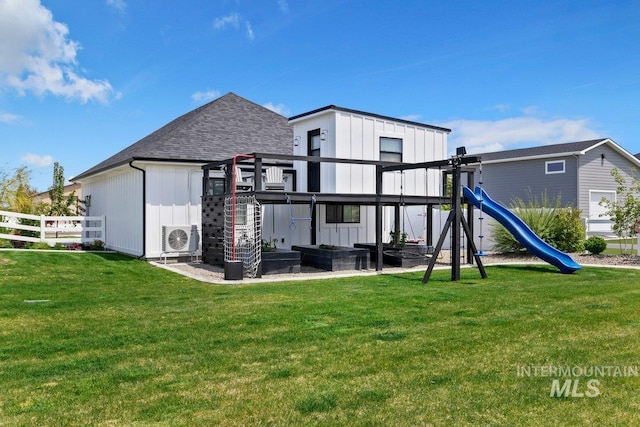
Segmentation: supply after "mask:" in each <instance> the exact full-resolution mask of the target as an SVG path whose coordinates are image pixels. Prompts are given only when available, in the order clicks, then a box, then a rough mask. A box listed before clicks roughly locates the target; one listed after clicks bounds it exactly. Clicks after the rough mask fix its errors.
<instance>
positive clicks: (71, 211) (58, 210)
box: [48, 162, 82, 216]
mask: <svg viewBox="0 0 640 427" xmlns="http://www.w3.org/2000/svg"><path fill="white" fill-rule="evenodd" d="M64 182H65V180H64V168H63V167H62V166H60V163H58V162H55V163H54V164H53V184H51V187H49V198H50V199H51V205H50V206H49V209H48V211H49V213H48V214H49V215H52V216H71V215H76V214H78V213H81V211H82V208H81V206H79V204H78V198H77V197H76V192H75V191H72V192H71V194H69V195H68V196H65V195H64Z"/></svg>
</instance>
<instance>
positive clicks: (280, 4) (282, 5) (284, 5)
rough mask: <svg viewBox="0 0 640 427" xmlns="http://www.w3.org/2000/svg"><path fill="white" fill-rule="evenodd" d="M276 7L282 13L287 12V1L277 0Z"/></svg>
mask: <svg viewBox="0 0 640 427" xmlns="http://www.w3.org/2000/svg"><path fill="white" fill-rule="evenodd" d="M278 9H280V12H282V13H288V12H289V3H288V2H287V0H278Z"/></svg>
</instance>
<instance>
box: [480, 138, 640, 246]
mask: <svg viewBox="0 0 640 427" xmlns="http://www.w3.org/2000/svg"><path fill="white" fill-rule="evenodd" d="M478 156H480V157H481V158H482V182H483V184H482V185H483V188H484V189H485V190H486V191H487V193H488V194H489V195H490V196H491V198H493V199H494V200H496V201H498V202H500V203H502V204H503V205H505V206H509V205H510V204H511V203H512V202H513V201H514V200H515V199H521V200H523V201H525V202H527V201H529V199H530V197H533V198H537V199H538V200H540V198H541V196H542V194H544V193H545V192H546V195H547V196H548V197H549V199H550V200H552V201H553V200H555V199H556V198H557V197H560V199H561V203H562V205H563V206H571V207H575V208H578V209H580V210H581V211H582V217H583V218H584V219H585V222H586V224H587V232H588V233H603V234H606V233H609V232H610V230H611V222H610V221H609V220H608V218H607V217H605V216H601V215H602V214H603V213H604V212H605V209H604V208H603V207H602V206H601V205H600V201H601V200H602V199H603V198H606V199H609V200H614V201H615V199H616V187H617V184H616V182H615V181H614V179H613V177H612V176H611V170H612V169H613V168H617V169H618V170H619V171H620V172H621V173H622V174H623V176H626V177H627V178H629V179H630V178H631V171H632V169H633V168H640V160H639V159H638V158H637V157H635V156H634V155H632V154H631V153H629V152H628V151H627V150H625V149H624V148H622V147H621V146H620V145H618V144H616V143H615V142H614V141H613V140H611V139H609V138H603V139H596V140H589V141H579V142H570V143H565V144H555V145H544V146H537V147H531V148H522V149H516V150H506V151H500V152H493V153H482V154H478Z"/></svg>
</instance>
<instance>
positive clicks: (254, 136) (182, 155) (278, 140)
mask: <svg viewBox="0 0 640 427" xmlns="http://www.w3.org/2000/svg"><path fill="white" fill-rule="evenodd" d="M255 152H263V153H276V154H293V128H292V126H291V125H290V124H289V122H288V121H287V119H286V118H285V117H283V116H281V115H280V114H278V113H275V112H273V111H271V110H269V109H267V108H265V107H262V106H260V105H258V104H255V103H253V102H251V101H248V100H246V99H244V98H242V97H240V96H238V95H236V94H234V93H232V92H229V93H228V94H226V95H224V96H222V97H220V98H218V99H216V100H214V101H211V102H209V103H208V104H205V105H203V106H201V107H198V108H196V109H195V110H192V111H190V112H188V113H186V114H184V115H182V116H180V117H178V118H177V119H175V120H173V121H171V122H169V123H168V124H166V125H165V126H163V127H161V128H160V129H158V130H156V131H155V132H153V133H151V134H149V135H147V136H145V137H144V138H142V139H141V140H139V141H138V142H136V143H134V144H132V145H130V146H129V147H127V148H125V149H124V150H122V151H120V152H118V153H116V154H114V155H113V156H111V157H109V158H108V159H106V160H104V161H102V162H100V163H98V164H97V165H95V166H94V167H92V168H91V169H88V170H87V171H85V172H83V173H81V174H80V175H78V176H76V177H74V178H73V180H78V179H81V178H84V177H87V176H90V175H93V174H95V173H98V172H102V171H104V170H107V169H110V168H113V167H116V166H119V165H122V164H124V163H128V162H130V161H131V160H158V161H184V162H198V163H200V162H205V163H206V162H211V161H215V160H222V159H227V158H231V157H233V156H234V155H236V154H244V153H255Z"/></svg>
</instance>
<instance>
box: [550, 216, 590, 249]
mask: <svg viewBox="0 0 640 427" xmlns="http://www.w3.org/2000/svg"><path fill="white" fill-rule="evenodd" d="M580 213H581V211H580V210H579V209H574V208H562V209H559V210H557V212H556V217H555V218H554V221H553V227H552V232H551V238H550V241H549V242H548V243H549V244H550V245H551V246H553V247H555V248H556V249H559V250H561V251H563V252H580V251H582V249H583V248H584V240H583V236H584V226H583V225H582V220H581V219H580Z"/></svg>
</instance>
